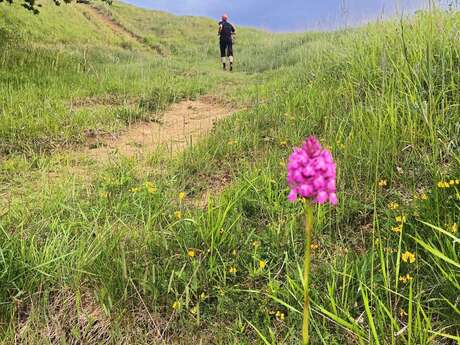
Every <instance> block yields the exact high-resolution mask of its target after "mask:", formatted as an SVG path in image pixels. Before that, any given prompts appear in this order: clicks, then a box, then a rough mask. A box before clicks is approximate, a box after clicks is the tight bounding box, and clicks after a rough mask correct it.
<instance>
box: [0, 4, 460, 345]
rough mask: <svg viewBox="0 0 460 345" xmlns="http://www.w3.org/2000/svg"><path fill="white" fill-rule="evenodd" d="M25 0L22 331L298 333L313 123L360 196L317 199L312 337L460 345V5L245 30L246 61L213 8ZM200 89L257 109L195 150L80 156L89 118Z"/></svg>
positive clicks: (10, 66) (8, 118)
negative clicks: (39, 6) (187, 13)
mask: <svg viewBox="0 0 460 345" xmlns="http://www.w3.org/2000/svg"><path fill="white" fill-rule="evenodd" d="M15 6H16V7H8V6H6V5H4V4H1V5H0V11H2V16H0V35H1V37H2V38H3V39H2V40H1V41H0V45H1V53H0V54H1V55H0V56H1V60H0V61H1V62H0V63H1V66H0V104H1V109H0V111H1V112H0V151H1V154H2V155H1V156H0V157H1V158H0V164H1V165H0V181H1V186H0V196H1V197H2V201H0V334H1V340H2V342H3V343H5V344H13V343H18V342H19V343H24V344H41V343H51V344H58V343H70V344H80V343H81V344H100V343H103V344H105V343H108V344H120V343H123V344H189V343H192V342H196V343H201V344H299V343H300V327H301V317H302V315H301V310H302V302H303V301H302V298H303V297H302V273H301V265H302V262H303V261H302V260H303V253H304V247H305V244H304V239H303V230H302V229H303V220H302V206H301V205H298V204H290V203H288V202H287V193H288V190H287V186H286V182H285V180H286V178H285V176H286V160H287V157H288V155H289V154H290V152H291V151H292V149H293V147H295V146H298V145H299V144H300V143H301V141H302V140H303V139H304V138H305V137H306V136H308V135H310V134H315V135H317V136H318V137H319V138H320V139H321V141H322V142H323V143H324V144H325V145H326V146H327V147H329V148H330V149H331V150H332V152H333V154H334V157H335V159H336V160H337V165H338V192H339V193H338V195H339V205H338V206H337V207H335V208H332V207H329V206H324V207H318V208H317V209H316V212H315V214H316V215H317V217H316V220H315V229H314V242H313V243H314V245H313V246H312V249H313V252H314V254H313V283H312V284H313V287H312V290H313V291H312V299H313V302H312V337H313V338H312V344H340V345H341V344H382V345H383V344H407V345H411V344H412V345H415V344H443V345H444V344H446V345H447V344H449V345H451V344H458V343H460V341H459V335H460V312H459V308H460V306H459V303H460V301H459V295H460V261H459V255H460V253H459V250H458V244H459V232H458V225H459V223H460V216H459V215H460V182H459V179H460V154H459V145H460V142H459V138H460V126H459V123H460V113H459V109H458V104H460V91H459V85H460V79H459V78H460V73H459V72H460V64H459V57H460V48H459V46H458V44H457V43H458V42H457V37H458V28H459V25H460V19H459V18H458V15H457V14H456V13H450V12H449V13H444V12H435V11H433V12H432V13H420V14H418V15H417V16H416V17H415V18H410V19H407V20H404V21H403V22H391V21H389V22H386V23H380V24H372V25H369V26H366V27H363V28H359V29H354V30H346V31H341V32H336V33H308V34H292V35H288V34H285V35H275V34H270V33H265V32H261V31H256V30H246V29H243V30H241V32H239V34H238V38H237V39H238V41H237V45H236V47H235V48H236V54H237V64H236V68H237V71H236V72H235V73H234V74H230V73H224V72H222V71H220V64H219V60H218V52H217V44H216V33H215V29H216V28H215V25H214V24H213V23H212V21H210V20H208V19H202V18H181V17H174V16H171V15H168V14H164V13H160V12H155V11H145V10H141V9H137V8H134V7H132V6H128V5H124V4H121V3H115V4H114V5H113V6H112V7H106V6H102V5H97V7H96V8H92V9H90V8H88V7H84V6H82V5H71V6H63V7H61V8H55V7H52V6H45V7H44V9H43V11H42V13H41V14H40V16H38V17H37V16H35V17H34V16H32V15H30V14H29V13H27V12H25V11H23V10H21V9H20V8H19V7H18V6H17V5H15ZM101 16H102V17H101ZM107 18H108V19H110V21H109V22H107ZM191 27H192V28H193V30H190V28H191ZM255 42H258V43H259V44H258V45H256V44H254V43H255ZM201 94H211V95H213V96H214V97H216V98H218V99H221V101H224V102H228V103H230V104H232V105H233V107H234V108H235V110H237V109H241V110H239V111H237V112H236V113H235V114H234V115H233V116H231V117H229V118H227V119H225V120H222V121H220V122H219V123H218V124H217V125H216V126H215V128H214V130H213V131H212V132H211V133H210V135H209V136H208V137H207V138H205V139H204V140H202V141H201V142H200V143H198V144H196V145H193V147H190V148H188V149H187V150H186V151H184V152H183V153H180V154H178V155H176V156H173V157H171V156H170V155H169V154H168V153H166V152H163V151H162V150H161V149H159V150H158V151H157V152H152V153H151V154H150V156H149V157H148V159H147V160H138V159H135V158H132V159H127V158H124V157H122V156H114V157H113V159H112V160H111V161H110V162H108V163H107V162H105V163H100V162H97V161H96V162H94V161H88V159H87V158H86V157H84V156H83V155H81V154H77V153H76V152H78V147H79V146H78V145H79V144H82V143H84V142H85V136H84V131H85V130H86V129H88V128H100V129H104V130H107V131H110V132H114V133H116V132H118V131H120V130H122V129H123V128H125V126H126V125H127V124H131V123H134V122H137V121H142V120H151V119H158V117H160V118H161V114H162V112H163V110H164V109H165V108H166V107H167V105H168V104H170V103H172V102H178V101H180V100H182V99H184V98H194V97H197V96H198V95H201ZM222 98H223V100H222ZM146 104H148V105H149V106H147V107H146V106H145V105H146ZM70 148H72V150H71V149H70ZM182 193H185V197H184V194H182ZM404 254H405V255H404ZM408 257H412V258H413V259H414V260H406V259H407V258H408Z"/></svg>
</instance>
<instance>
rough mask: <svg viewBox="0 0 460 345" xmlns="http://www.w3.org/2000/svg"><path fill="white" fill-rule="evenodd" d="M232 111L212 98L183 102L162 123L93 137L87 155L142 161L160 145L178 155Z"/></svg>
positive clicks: (94, 158) (94, 157)
mask: <svg viewBox="0 0 460 345" xmlns="http://www.w3.org/2000/svg"><path fill="white" fill-rule="evenodd" d="M233 112H234V110H231V109H229V108H228V107H225V106H224V105H222V104H219V103H216V102H215V101H213V99H212V98H211V97H201V98H200V99H198V100H196V101H183V102H180V103H176V104H174V105H172V106H171V107H170V109H169V110H167V111H166V112H165V113H164V114H163V121H162V123H161V124H160V123H156V122H148V123H146V122H143V123H136V124H134V125H132V126H130V127H128V128H127V129H126V130H125V131H123V132H122V133H121V134H119V135H117V136H107V135H102V136H99V135H93V136H92V137H91V136H90V137H89V138H88V143H87V148H86V149H85V150H84V154H85V155H86V156H87V157H89V158H92V159H93V160H95V161H98V162H104V161H107V160H109V159H110V157H111V156H112V155H114V154H118V155H122V156H125V157H138V158H141V157H143V156H144V155H145V154H148V153H151V152H152V151H154V150H155V149H157V148H158V147H160V146H162V147H163V148H164V149H167V150H168V151H170V152H171V153H172V152H177V151H179V150H182V149H184V148H186V147H187V146H190V145H192V144H194V143H196V142H197V141H198V140H199V139H200V138H201V137H203V136H205V135H206V134H207V133H208V132H209V131H210V130H211V129H212V128H213V127H214V123H215V122H216V121H217V120H220V119H222V118H224V117H226V116H229V115H231V114H232V113H233Z"/></svg>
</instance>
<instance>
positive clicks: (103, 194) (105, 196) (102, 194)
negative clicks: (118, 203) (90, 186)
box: [99, 192, 109, 199]
mask: <svg viewBox="0 0 460 345" xmlns="http://www.w3.org/2000/svg"><path fill="white" fill-rule="evenodd" d="M99 196H100V197H101V198H103V199H107V198H108V197H109V193H107V192H100V193H99Z"/></svg>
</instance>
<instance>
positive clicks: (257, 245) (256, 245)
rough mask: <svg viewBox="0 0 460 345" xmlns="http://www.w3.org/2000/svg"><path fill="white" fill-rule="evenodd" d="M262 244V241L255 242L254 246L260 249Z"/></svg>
mask: <svg viewBox="0 0 460 345" xmlns="http://www.w3.org/2000/svg"><path fill="white" fill-rule="evenodd" d="M260 244H261V243H260V241H254V242H252V245H253V246H254V247H255V248H258V247H260Z"/></svg>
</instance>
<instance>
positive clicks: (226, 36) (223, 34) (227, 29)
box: [219, 21, 235, 40]
mask: <svg viewBox="0 0 460 345" xmlns="http://www.w3.org/2000/svg"><path fill="white" fill-rule="evenodd" d="M234 32H235V27H234V26H233V25H232V24H230V23H229V22H226V21H221V22H220V23H219V35H220V39H221V40H230V39H232V34H233V33H234Z"/></svg>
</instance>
